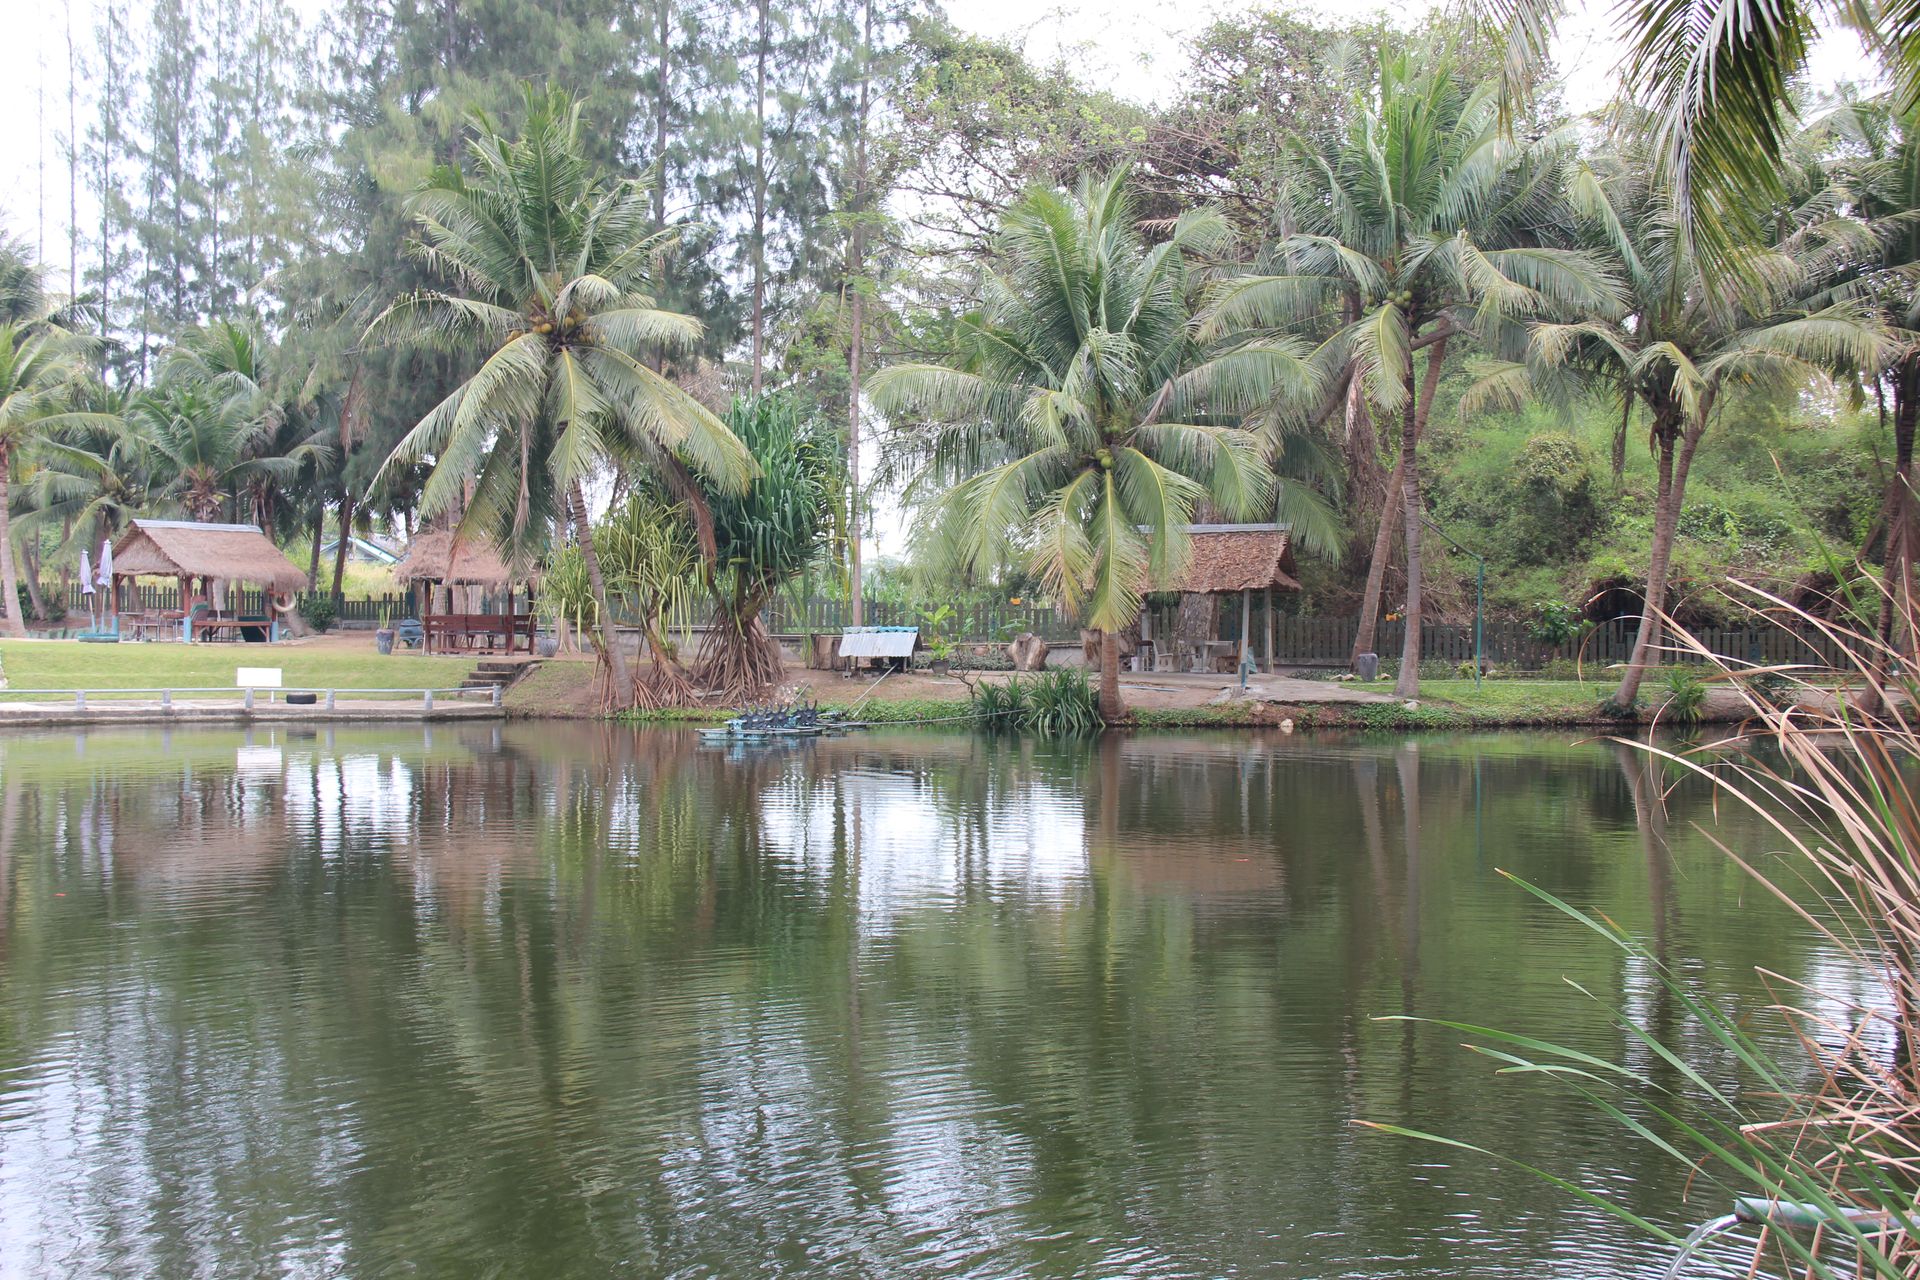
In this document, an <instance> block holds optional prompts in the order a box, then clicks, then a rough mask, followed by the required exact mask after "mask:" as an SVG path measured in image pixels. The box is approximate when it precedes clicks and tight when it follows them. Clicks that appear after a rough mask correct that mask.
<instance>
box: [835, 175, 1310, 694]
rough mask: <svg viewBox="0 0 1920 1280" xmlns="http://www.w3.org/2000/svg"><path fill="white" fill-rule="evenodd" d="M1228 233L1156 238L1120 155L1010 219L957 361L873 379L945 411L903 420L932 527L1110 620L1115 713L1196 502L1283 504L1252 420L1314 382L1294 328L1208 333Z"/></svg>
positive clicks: (960, 547)
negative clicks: (1070, 191) (1128, 649)
mask: <svg viewBox="0 0 1920 1280" xmlns="http://www.w3.org/2000/svg"><path fill="white" fill-rule="evenodd" d="M1226 245H1227V228H1226V222H1225V220H1224V219H1223V218H1222V217H1221V216H1220V215H1219V213H1218V212H1216V211H1214V210H1211V209H1203V210H1199V211H1195V212H1190V213H1187V214H1184V215H1182V216H1181V217H1180V219H1179V220H1178V221H1177V222H1176V223H1175V224H1174V225H1173V227H1172V228H1171V230H1170V232H1169V233H1168V236H1167V238H1166V239H1165V240H1163V241H1161V242H1159V243H1158V244H1154V245H1148V244H1147V243H1145V241H1144V238H1143V236H1142V234H1141V230H1140V227H1139V225H1138V223H1137V221H1136V218H1135V215H1134V210H1133V207H1132V202H1131V201H1130V200H1129V198H1128V194H1127V189H1126V175H1125V174H1124V173H1115V174H1113V175H1111V176H1110V177H1107V178H1104V179H1092V178H1089V179H1087V180H1085V181H1083V182H1082V183H1081V185H1080V188H1079V191H1078V194H1077V195H1075V196H1066V195H1063V194H1060V193H1056V192H1052V191H1035V192H1032V193H1030V194H1028V195H1027V196H1025V197H1023V198H1022V199H1021V200H1020V201H1018V202H1017V203H1016V204H1015V205H1014V206H1013V207H1012V208H1010V209H1009V210H1008V211H1007V213H1006V215H1005V217H1004V219H1003V221H1002V225H1001V229H1000V236H999V250H1000V266H999V269H998V270H997V271H996V273H995V274H994V276H993V278H992V279H991V280H990V281H989V282H988V285H987V289H986V305H985V308H984V310H983V311H982V313H981V314H979V315H977V316H971V317H968V318H967V319H966V320H965V321H964V322H963V323H962V324H961V325H960V351H959V352H958V354H957V356H956V358H955V360H954V363H953V364H952V365H950V366H942V365H932V364H902V365H895V366H894V367H892V368H889V369H886V370H883V371H882V372H881V373H879V374H878V375H877V376H876V377H875V378H874V379H873V380H872V381H871V382H870V383H869V384H868V394H869V395H870V396H871V397H872V400H873V404H874V406H875V407H876V408H877V409H879V410H880V411H881V412H883V413H889V414H892V415H896V417H898V418H900V419H905V420H908V421H911V422H913V423H914V424H916V426H917V425H920V424H924V425H925V426H926V427H928V428H930V430H929V431H928V432H927V433H926V434H922V435H914V434H906V435H904V436H903V444H904V447H906V448H908V449H909V450H910V451H911V452H912V454H913V456H914V457H915V459H916V462H917V467H918V472H917V476H916V479H915V482H914V488H915V491H916V492H920V493H926V492H929V491H932V492H933V497H932V499H931V503H930V506H931V510H930V513H929V514H930V515H931V516H932V522H931V525H930V526H929V527H930V528H931V529H933V530H937V531H938V532H937V533H936V534H934V535H930V536H934V537H936V538H938V540H939V541H941V542H942V543H944V545H946V546H947V547H948V548H950V549H951V550H952V551H953V552H954V553H955V555H956V557H957V560H958V562H959V563H960V564H961V566H962V567H964V568H966V569H968V570H987V569H991V568H992V567H994V566H995V565H997V564H999V563H1002V562H1004V561H1005V560H1006V559H1008V558H1016V557H1017V558H1019V559H1024V560H1025V561H1026V563H1027V564H1028V565H1029V566H1030V567H1031V569H1032V570H1033V571H1034V572H1035V573H1036V574H1038V575H1039V576H1040V578H1041V579H1042V580H1043V581H1044V583H1045V584H1046V586H1047V588H1048V589H1049V590H1050V591H1051V592H1053V593H1054V594H1055V595H1056V596H1057V597H1058V598H1059V599H1060V601H1061V603H1062V604H1063V605H1065V606H1066V607H1067V608H1068V609H1070V610H1072V611H1074V612H1077V613H1079V614H1080V615H1081V616H1082V618H1083V619H1084V622H1085V625H1087V626H1088V627H1090V628H1091V629H1093V630H1094V631H1095V632H1097V633H1098V634H1099V637H1100V655H1101V658H1100V663H1101V670H1100V708H1101V714H1102V715H1104V716H1106V717H1107V718H1108V719H1110V720H1111V719H1115V718H1118V717H1119V716H1120V715H1122V714H1123V713H1124V708H1123V706H1122V705H1121V702H1120V684H1119V679H1120V676H1119V672H1120V664H1119V644H1118V633H1119V632H1120V631H1121V630H1122V629H1124V628H1126V627H1129V626H1131V625H1133V623H1134V621H1135V619H1136V618H1137V617H1138V616H1139V610H1140V597H1141V593H1142V591H1143V590H1144V589H1145V588H1146V587H1147V586H1148V584H1149V583H1150V582H1152V581H1155V580H1164V579H1166V578H1168V577H1170V576H1171V575H1172V574H1173V573H1174V571H1175V570H1177V569H1178V568H1179V566H1180V565H1181V563H1182V562H1183V560H1184V558H1185V557H1186V556H1187V554H1188V553H1189V550H1190V548H1189V543H1188V539H1187V536H1186V526H1187V525H1188V523H1189V522H1190V521H1191V520H1192V519H1193V515H1194V512H1195V510H1196V509H1197V508H1199V506H1200V505H1201V504H1202V503H1206V504H1208V505H1210V506H1211V507H1213V508H1214V509H1215V510H1217V511H1219V512H1220V513H1222V514H1224V515H1226V516H1228V517H1229V518H1234V517H1242V516H1250V515H1256V514H1264V513H1266V512H1267V511H1268V510H1269V509H1270V508H1269V506H1268V503H1269V501H1270V498H1271V494H1272V478H1271V474H1270V472H1269V470H1268V468H1267V467H1266V465H1265V462H1264V459H1263V457H1262V441H1261V439H1260V437H1259V436H1258V435H1257V434H1256V433H1255V432H1254V431H1252V430H1249V429H1248V428H1247V427H1246V426H1245V425H1243V422H1242V419H1243V418H1244V417H1245V415H1247V414H1248V413H1250V412H1252V411H1253V410H1255V409H1257V408H1259V407H1260V406H1262V405H1263V404H1266V403H1269V402H1270V401H1272V400H1274V399H1276V398H1279V399H1286V400H1298V399H1302V398H1304V397H1306V396H1308V395H1311V394H1312V393H1314V392H1315V391H1316V390H1317V383H1316V380H1315V376H1314V373H1313V371H1312V369H1311V368H1310V367H1309V365H1308V363H1307V360H1306V358H1305V351H1304V348H1303V347H1302V346H1301V345H1300V344H1298V343H1296V342H1293V341H1292V340H1286V339H1281V340H1271V341H1258V342H1242V341H1238V340H1233V341H1228V342H1223V343H1216V344H1209V343H1207V342H1204V341H1203V340H1202V338H1201V336H1200V334H1199V331H1198V328H1197V326H1196V324H1195V322H1194V316H1195V311H1196V309H1197V305H1198V302H1199V290H1200V282H1199V280H1198V279H1197V276H1198V272H1196V271H1193V270H1191V266H1192V260H1193V259H1195V258H1196V257H1198V256H1200V255H1203V254H1207V253H1215V252H1219V251H1221V250H1223V249H1225V248H1226ZM1276 389H1278V394H1276ZM947 486H951V487H950V488H947ZM942 489H945V492H939V491H940V490H942Z"/></svg>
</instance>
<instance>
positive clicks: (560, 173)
mask: <svg viewBox="0 0 1920 1280" xmlns="http://www.w3.org/2000/svg"><path fill="white" fill-rule="evenodd" d="M473 128H474V131H475V134H476V136H475V139H474V141H473V142H472V143H471V145H470V147H469V149H468V158H469V162H470V165H471V176H469V174H468V173H467V172H466V171H463V170H461V169H457V168H443V169H441V170H439V171H437V172H436V173H435V174H434V176H433V178H432V180H431V181H430V182H429V183H428V184H427V186H426V187H425V188H424V189H423V190H422V191H420V192H419V193H418V194H417V195H415V196H414V197H413V199H412V201H411V203H410V209H411V212H412V214H413V216H414V217H415V219H416V220H417V221H418V224H419V227H420V231H421V234H422V237H423V243H422V246H421V248H420V250H419V252H420V253H421V256H422V258H423V260H424V261H425V262H426V263H427V264H428V265H429V266H430V267H431V268H432V269H433V270H434V271H435V272H436V273H437V274H439V275H440V276H441V277H442V278H443V279H444V280H445V281H446V284H447V287H446V288H444V289H426V290H421V291H419V292H417V293H415V294H413V295H412V296H410V297H407V298H404V299H402V300H400V301H399V302H396V303H395V304H393V306H391V307H389V308H388V309H387V310H386V311H384V312H383V313H382V314H381V315H380V316H379V317H378V318H376V319H375V321H374V323H373V324H372V325H371V326H370V328H369V331H368V339H369V340H398V341H406V342H413V343H423V344H439V345H445V346H451V347H465V348H468V349H470V350H474V351H476V352H480V353H484V354H485V362H484V363H483V364H482V365H481V366H480V368H479V370H478V371H477V372H475V373H474V375H473V376H472V377H470V378H468V379H467V380H466V381H464V382H462V383H461V384H460V385H459V386H458V387H456V388H455V389H454V390H453V392H452V393H450V394H449V395H448V396H447V397H446V398H445V399H444V400H442V401H441V402H440V403H439V404H438V405H436V406H434V408H433V409H431V410H430V411H429V412H428V413H427V414H426V415H425V416H424V417H422V418H421V419H420V421H419V423H418V425H416V426H415V427H414V428H413V430H412V431H410V432H409V433H408V434H407V435H406V437H405V438H404V439H403V440H401V441H400V443H399V444H398V445H397V446H395V448H394V450H393V453H392V455H391V456H390V457H389V459H388V461H387V464H386V465H387V466H389V467H391V466H394V465H396V464H405V463H408V462H411V461H415V460H421V459H427V458H431V459H432V461H433V472H432V475H431V478H430V479H429V480H428V482H427V486H426V490H425V492H424V494H423V495H422V505H423V509H424V510H425V511H426V513H427V514H428V515H434V514H437V513H442V512H450V511H453V510H455V509H457V508H461V507H463V506H464V511H465V514H464V515H463V516H462V518H461V524H460V528H461V531H462V532H463V533H469V534H475V535H485V536H488V537H491V538H493V539H494V540H496V541H497V542H498V543H499V544H500V545H501V546H502V547H503V548H504V549H505V550H506V551H507V554H508V556H509V558H511V559H515V560H518V561H520V562H521V563H525V562H526V561H527V560H528V559H529V558H530V556H531V554H532V553H533V552H534V551H536V550H538V549H539V547H540V544H541V543H542V542H543V541H544V540H545V539H544V535H545V532H546V530H547V528H548V527H549V525H550V524H551V522H552V521H553V520H554V519H555V518H556V517H557V518H559V519H560V520H561V521H562V523H563V524H564V525H566V526H570V527H571V529H572V532H573V534H574V537H575V539H576V540H577V542H578V543H579V546H580V550H581V553H582V556H583V558H584V559H585V561H586V566H587V572H588V576H589V579H590V581H591V583H592V586H593V592H594V603H595V605H596V606H597V608H598V612H599V617H600V625H601V638H602V644H603V646H604V652H605V654H606V659H607V661H608V663H609V665H610V668H611V670H612V673H613V677H614V684H613V688H614V690H615V691H616V696H617V697H621V698H631V697H632V696H633V684H632V680H631V678H630V677H629V675H628V668H627V665H626V657H625V654H624V653H623V652H622V651H621V648H620V645H619V640H618V636H617V634H616V633H615V630H614V622H613V615H612V612H611V611H610V610H609V609H608V607H607V596H606V585H605V581H604V578H603V576H602V574H601V571H600V565H599V559H598V556H597V555H596V553H595V549H594V544H593V531H592V524H591V518H590V512H589V511H588V509H587V502H586V497H585V494H584V493H583V491H582V481H583V480H584V479H585V478H586V477H587V475H588V474H589V473H590V472H591V471H592V470H593V469H594V468H595V467H596V466H597V465H600V464H601V463H602V462H603V461H604V460H605V459H606V458H607V456H608V455H609V453H610V452H611V451H613V450H614V449H619V450H620V451H621V452H622V453H623V454H625V455H626V456H629V457H637V458H641V459H650V460H653V461H654V462H655V463H656V464H657V465H660V466H662V467H665V466H667V465H668V464H669V463H673V464H680V465H685V466H687V467H690V468H691V469H692V470H693V471H694V472H696V473H698V474H700V475H703V476H706V477H709V478H710V479H711V480H712V481H713V482H714V483H716V484H718V485H721V486H723V487H739V486H741V485H744V484H745V483H746V481H747V479H748V477H749V476H750V475H751V473H752V462H751V459H750V458H749V457H748V455H747V453H746V451H745V449H744V448H743V447H742V446H741V444H740V442H739V440H737V439H736V438H735V437H734V436H733V434H732V432H730V431H728V430H727V427H726V424H724V423H722V422H721V421H720V420H719V419H718V418H716V417H715V416H714V415H713V414H712V413H711V412H709V411H708V410H707V409H706V408H705V407H703V406H702V405H701V404H700V403H699V402H698V401H697V400H695V399H694V398H693V397H692V396H690V395H688V394H687V393H686V392H685V391H683V390H682V389H681V388H680V387H679V386H677V385H676V384H674V383H673V382H672V381H670V380H669V379H667V378H665V377H663V376H662V375H660V374H659V373H657V372H655V371H654V369H653V368H651V367H650V366H649V364H648V362H647V356H648V355H649V353H651V352H653V351H657V350H661V349H665V350H677V349H685V348H687V347H689V346H691V345H692V344H693V343H695V342H697V341H698V339H699V333H700V325H699V322H698V321H697V320H694V319H693V318H691V317H689V316H685V315H681V314H678V313H674V312H669V311H664V310H661V309H660V308H658V307H656V306H655V305H654V303H653V299H652V298H651V297H650V296H649V295H648V294H647V293H646V292H645V291H644V290H645V288H646V285H647V280H648V275H649V273H650V272H651V270H652V267H653V263H654V260H655V258H656V257H657V255H658V253H659V251H660V249H661V247H662V237H661V234H660V233H658V232H655V231H654V230H653V229H652V216H651V201H650V199H649V196H648V193H647V191H646V190H645V189H644V188H642V187H641V186H639V185H637V184H635V183H632V182H623V181H609V180H608V179H607V178H606V177H604V176H603V175H602V173H601V172H599V171H598V170H597V168H596V167H595V166H594V165H593V164H592V163H591V162H590V161H589V160H588V159H587V157H586V155H585V154H584V145H583V143H584V138H585V136H586V130H585V127H584V125H583V116H582V112H581V107H580V105H579V104H578V103H575V102H573V101H572V100H570V99H569V98H568V97H567V96H566V95H565V94H563V93H561V92H559V91H557V90H556V91H552V92H550V93H547V94H545V95H538V94H536V93H535V92H534V91H533V90H531V89H529V90H528V91H527V98H526V120H525V123H524V125H523V126H522V128H521V131H520V134H519V136H518V137H517V138H509V137H507V136H506V135H504V134H503V133H501V132H500V130H499V129H498V128H497V127H496V126H495V125H494V123H493V121H492V120H491V119H490V118H489V117H487V116H485V115H484V114H477V115H475V116H474V117H473ZM469 487H470V488H471V496H469V495H468V492H467V491H468V489H469Z"/></svg>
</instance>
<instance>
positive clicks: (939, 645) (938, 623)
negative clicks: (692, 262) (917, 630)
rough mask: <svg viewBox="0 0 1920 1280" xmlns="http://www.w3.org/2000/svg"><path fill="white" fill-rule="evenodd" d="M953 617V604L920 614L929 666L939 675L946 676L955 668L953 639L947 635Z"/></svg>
mask: <svg viewBox="0 0 1920 1280" xmlns="http://www.w3.org/2000/svg"><path fill="white" fill-rule="evenodd" d="M952 619H953V606H952V605H950V604H943V605H941V606H940V607H939V608H938V609H929V610H926V611H925V612H923V613H921V615H920V622H921V632H922V634H923V636H924V637H925V639H926V644H927V662H928V666H929V667H930V668H931V669H932V671H933V674H935V675H937V676H944V675H946V674H947V672H949V671H951V670H952V669H953V641H951V640H949V639H948V638H947V635H946V626H947V623H948V622H950V621H952Z"/></svg>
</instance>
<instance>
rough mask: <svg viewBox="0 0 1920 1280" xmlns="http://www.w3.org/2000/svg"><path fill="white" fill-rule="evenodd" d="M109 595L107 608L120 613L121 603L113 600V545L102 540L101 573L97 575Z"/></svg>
mask: <svg viewBox="0 0 1920 1280" xmlns="http://www.w3.org/2000/svg"><path fill="white" fill-rule="evenodd" d="M95 578H96V580H97V581H98V582H99V583H100V585H101V587H102V588H104V589H105V591H106V595H107V606H108V607H109V608H111V609H112V610H113V611H114V612H115V613H118V612H119V611H120V602H119V601H117V600H115V599H114V598H113V543H111V542H109V541H107V539H105V538H102V539H100V572H99V573H98V574H96V575H95Z"/></svg>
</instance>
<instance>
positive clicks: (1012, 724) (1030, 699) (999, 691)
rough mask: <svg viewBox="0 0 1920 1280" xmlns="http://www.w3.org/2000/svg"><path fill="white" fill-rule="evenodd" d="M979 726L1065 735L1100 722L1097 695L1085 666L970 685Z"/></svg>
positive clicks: (1091, 729)
mask: <svg viewBox="0 0 1920 1280" xmlns="http://www.w3.org/2000/svg"><path fill="white" fill-rule="evenodd" d="M969 702H970V705H971V706H972V708H973V713H974V714H975V715H976V716H978V717H980V719H981V721H982V722H983V724H984V727H986V728H988V729H994V730H1003V731H1013V732H1019V733H1034V734H1039V735H1040V736H1041V737H1050V738H1064V737H1073V736H1077V735H1080V734H1086V733H1092V732H1094V731H1095V730H1096V729H1099V728H1101V727H1103V725H1102V721H1101V719H1100V710H1099V701H1098V697H1097V695H1096V694H1095V693H1094V688H1093V684H1092V682H1091V681H1089V680H1088V679H1087V676H1086V673H1085V672H1084V671H1078V670H1073V669H1070V668H1066V667H1057V668H1055V669H1053V670H1051V671H1042V672H1041V673H1040V674H1039V675H1037V676H1034V677H1033V678H1032V679H1031V680H1022V679H1021V678H1020V677H1019V676H1015V677H1013V679H1011V680H1008V681H1006V682H1005V683H1003V684H990V683H982V684H980V685H977V686H975V688H974V690H973V695H972V697H971V699H970V700H969Z"/></svg>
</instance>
